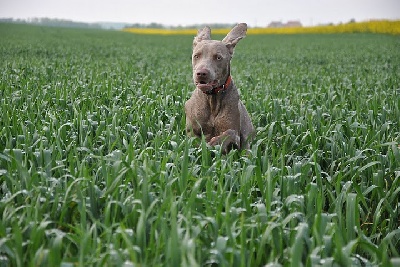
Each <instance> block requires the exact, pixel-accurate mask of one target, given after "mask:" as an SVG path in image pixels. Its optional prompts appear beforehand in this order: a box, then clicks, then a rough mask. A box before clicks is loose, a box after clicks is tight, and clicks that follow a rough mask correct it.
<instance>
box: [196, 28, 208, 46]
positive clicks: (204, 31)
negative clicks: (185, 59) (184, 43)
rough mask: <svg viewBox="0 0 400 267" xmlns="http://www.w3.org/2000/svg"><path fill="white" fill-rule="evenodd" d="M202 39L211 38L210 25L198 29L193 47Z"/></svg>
mask: <svg viewBox="0 0 400 267" xmlns="http://www.w3.org/2000/svg"><path fill="white" fill-rule="evenodd" d="M203 40H211V29H210V27H208V26H206V27H204V28H203V29H200V30H199V31H198V32H197V35H196V37H194V40H193V47H195V46H196V45H197V44H198V43H199V42H201V41H203Z"/></svg>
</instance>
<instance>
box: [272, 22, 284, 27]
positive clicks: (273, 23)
mask: <svg viewBox="0 0 400 267" xmlns="http://www.w3.org/2000/svg"><path fill="white" fill-rule="evenodd" d="M283 25H284V24H283V23H282V22H280V21H272V22H271V23H270V24H268V28H282V27H283Z"/></svg>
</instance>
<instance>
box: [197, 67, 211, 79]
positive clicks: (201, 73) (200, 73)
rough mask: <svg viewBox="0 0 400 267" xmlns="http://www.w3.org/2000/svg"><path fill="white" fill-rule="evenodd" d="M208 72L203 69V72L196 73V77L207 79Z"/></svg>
mask: <svg viewBox="0 0 400 267" xmlns="http://www.w3.org/2000/svg"><path fill="white" fill-rule="evenodd" d="M208 73H209V72H208V70H206V69H201V70H198V71H197V72H196V76H197V77H199V78H204V77H207V76H208Z"/></svg>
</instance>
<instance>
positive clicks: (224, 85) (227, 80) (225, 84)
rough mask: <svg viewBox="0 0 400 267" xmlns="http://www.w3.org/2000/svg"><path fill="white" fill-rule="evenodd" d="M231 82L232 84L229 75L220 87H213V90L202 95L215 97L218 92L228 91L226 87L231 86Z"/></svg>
mask: <svg viewBox="0 0 400 267" xmlns="http://www.w3.org/2000/svg"><path fill="white" fill-rule="evenodd" d="M231 82H232V78H231V76H230V75H229V76H228V78H227V79H226V82H225V83H224V84H223V85H221V86H219V87H215V88H213V89H211V90H208V91H205V92H203V93H205V94H206V95H215V94H217V93H218V92H219V91H224V90H226V89H228V87H229V85H230V84H231Z"/></svg>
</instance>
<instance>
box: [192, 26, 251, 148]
mask: <svg viewBox="0 0 400 267" xmlns="http://www.w3.org/2000/svg"><path fill="white" fill-rule="evenodd" d="M246 32H247V24H246V23H239V24H237V25H236V26H235V27H234V28H233V29H232V30H231V31H230V32H229V33H228V34H227V35H226V37H225V38H224V39H223V40H222V41H217V40H211V29H210V28H209V27H205V28H203V29H201V30H199V31H198V33H197V35H196V37H195V38H194V40H193V54H192V67H193V81H194V84H195V85H196V89H195V90H194V91H193V93H192V95H191V97H190V98H189V100H187V101H186V103H185V114H186V134H187V135H188V136H196V137H199V138H201V137H202V136H204V138H205V141H206V142H207V143H208V145H210V146H216V145H220V146H221V149H222V152H223V153H225V154H226V153H228V152H229V151H230V150H231V149H239V150H240V149H248V148H249V147H250V144H249V143H250V141H251V139H252V137H253V135H254V127H253V124H252V122H251V119H250V116H249V114H248V112H247V110H246V107H245V106H244V105H243V103H242V102H241V101H240V99H239V92H238V90H237V88H236V86H235V84H234V81H233V79H232V77H231V73H230V62H231V58H232V56H233V52H234V49H235V46H236V44H237V43H238V42H239V41H240V40H241V39H243V38H244V37H245V36H246Z"/></svg>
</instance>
